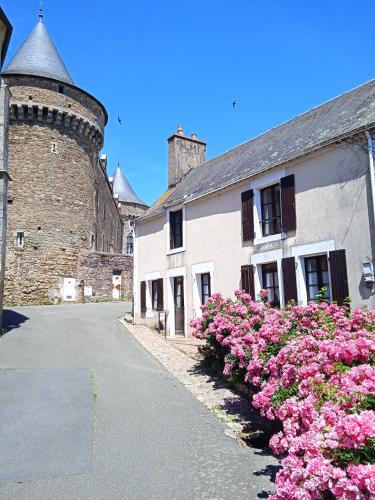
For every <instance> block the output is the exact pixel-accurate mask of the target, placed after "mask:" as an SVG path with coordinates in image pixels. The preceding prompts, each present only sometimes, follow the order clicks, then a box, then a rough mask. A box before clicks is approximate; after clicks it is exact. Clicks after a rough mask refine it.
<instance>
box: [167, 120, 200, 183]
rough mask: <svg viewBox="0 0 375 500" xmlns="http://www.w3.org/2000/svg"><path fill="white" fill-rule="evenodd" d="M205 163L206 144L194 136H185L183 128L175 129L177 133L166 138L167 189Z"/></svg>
mask: <svg viewBox="0 0 375 500" xmlns="http://www.w3.org/2000/svg"><path fill="white" fill-rule="evenodd" d="M205 161H206V143H205V142H203V141H201V140H200V139H198V137H197V135H196V134H192V135H191V136H190V137H189V136H185V135H184V131H183V128H182V127H177V133H176V134H173V135H171V136H170V137H168V189H169V188H171V187H173V186H175V185H176V184H177V182H178V181H179V180H180V179H181V178H182V177H183V176H184V175H186V174H187V173H188V172H189V170H191V169H192V168H194V167H196V166H198V165H200V164H201V163H204V162H205Z"/></svg>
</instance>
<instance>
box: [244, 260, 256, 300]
mask: <svg viewBox="0 0 375 500" xmlns="http://www.w3.org/2000/svg"><path fill="white" fill-rule="evenodd" d="M241 289H242V290H244V291H245V292H246V293H249V294H250V295H251V298H252V299H254V300H255V286H254V266H253V265H251V264H247V265H246V266H241Z"/></svg>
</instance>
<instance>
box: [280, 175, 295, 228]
mask: <svg viewBox="0 0 375 500" xmlns="http://www.w3.org/2000/svg"><path fill="white" fill-rule="evenodd" d="M280 187H281V227H282V230H283V231H284V233H287V232H288V231H295V230H296V228H297V217H296V196H295V189H294V174H292V175H287V176H286V177H282V178H281V179H280Z"/></svg>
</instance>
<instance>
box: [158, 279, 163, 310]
mask: <svg viewBox="0 0 375 500" xmlns="http://www.w3.org/2000/svg"><path fill="white" fill-rule="evenodd" d="M157 290H158V297H157V310H158V311H163V310H164V293H163V278H160V279H158V280H157Z"/></svg>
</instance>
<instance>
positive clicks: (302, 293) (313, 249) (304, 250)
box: [291, 240, 335, 306]
mask: <svg viewBox="0 0 375 500" xmlns="http://www.w3.org/2000/svg"><path fill="white" fill-rule="evenodd" d="M332 250H335V242H334V240H325V241H319V242H317V243H309V244H307V245H296V246H294V247H292V248H291V252H292V257H294V258H295V259H296V264H297V266H296V267H297V270H296V272H297V295H298V302H299V303H301V304H302V305H304V306H306V305H307V286H306V274H305V258H306V257H317V256H318V255H327V261H328V275H329V291H330V297H332V284H331V270H330V266H329V252H331V251H332Z"/></svg>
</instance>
